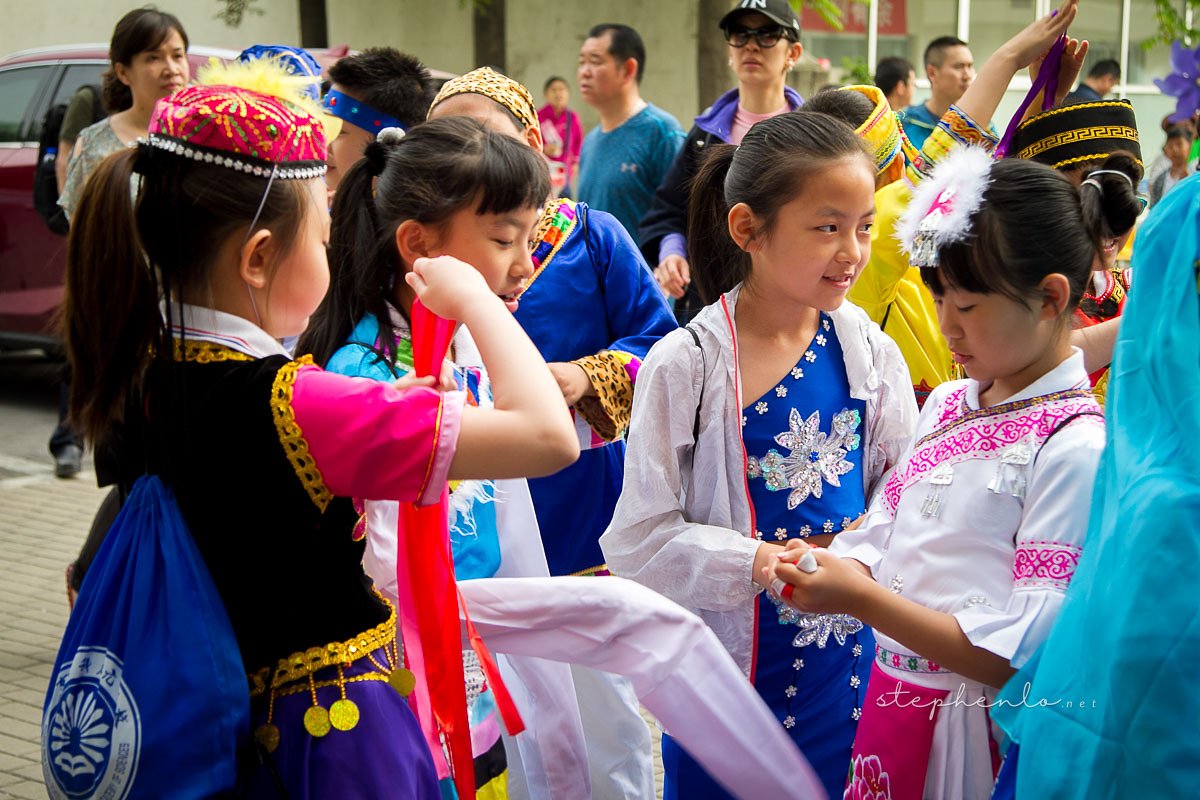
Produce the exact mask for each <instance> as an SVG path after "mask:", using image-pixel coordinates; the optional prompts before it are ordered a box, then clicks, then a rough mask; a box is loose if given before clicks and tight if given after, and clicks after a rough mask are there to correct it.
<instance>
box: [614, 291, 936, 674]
mask: <svg viewBox="0 0 1200 800" xmlns="http://www.w3.org/2000/svg"><path fill="white" fill-rule="evenodd" d="M739 290H740V287H735V288H734V289H733V290H732V291H730V292H729V293H727V294H725V295H724V296H722V298H721V299H720V300H719V301H718V302H716V303H713V304H712V305H710V306H708V307H706V308H705V309H703V310H702V311H701V312H700V314H698V315H697V316H696V318H695V320H693V321H692V323H691V326H690V327H691V328H693V329H694V330H695V331H696V333H697V335H698V336H699V339H700V344H701V347H700V348H697V347H696V342H695V340H693V338H692V336H691V334H690V333H688V331H687V330H682V329H681V330H677V331H672V332H671V333H670V334H668V335H667V336H665V337H664V338H663V339H661V340H660V341H659V342H658V343H657V344H655V345H654V347H653V348H651V350H650V352H649V354H648V355H647V356H646V360H645V361H644V362H643V364H642V367H641V369H640V370H639V372H638V381H637V387H636V389H635V392H634V401H633V417H632V421H631V424H630V429H629V446H628V450H627V451H626V455H625V484H624V490H623V491H622V493H621V497H620V499H619V500H618V502H617V507H616V511H615V513H614V515H613V520H612V523H611V525H610V526H609V528H608V530H607V531H606V532H605V533H604V535H603V536H602V537H601V539H600V545H601V547H602V548H603V550H604V557H605V560H606V562H607V563H608V566H609V568H610V569H611V570H612V571H613V573H614V574H617V575H620V576H622V577H625V578H630V579H632V580H635V581H637V582H638V583H641V584H644V585H645V586H648V587H650V588H651V589H654V590H655V591H657V592H660V593H661V594H663V595H665V596H667V597H668V598H670V599H672V600H674V601H675V602H677V603H679V604H680V605H682V606H684V607H685V608H687V609H689V610H691V611H693V612H695V613H696V614H697V615H699V616H700V617H701V619H703V620H704V621H705V622H706V623H708V625H709V626H710V627H711V628H712V629H713V631H714V632H715V633H716V634H717V637H718V638H719V639H720V640H721V643H722V644H724V645H725V647H726V649H727V650H728V651H729V653H730V654H731V655H732V656H733V658H734V661H735V662H737V664H738V666H739V667H741V668H742V670H743V671H744V672H745V673H746V674H747V675H749V673H750V669H751V661H752V657H753V650H754V599H755V596H756V595H757V594H758V592H759V591H760V589H759V586H758V584H756V583H754V582H753V578H752V574H751V573H752V571H753V565H754V555H755V552H756V551H757V549H758V545H759V542H758V540H756V539H755V538H754V535H753V531H754V519H753V516H754V512H753V507H752V504H751V502H750V494H749V488H748V486H747V482H746V451H745V448H744V446H743V443H742V428H741V417H742V404H743V400H742V387H741V377H740V372H739V368H738V360H737V359H738V357H737V347H738V344H737V331H736V328H735V325H734V322H733V320H734V311H735V309H736V307H737V300H738V293H739ZM830 316H831V318H832V320H833V325H834V330H835V332H836V333H837V337H838V340H839V341H840V342H841V345H842V350H843V353H844V357H845V363H846V375H847V378H848V379H849V383H850V394H851V395H852V396H853V397H855V398H857V399H861V400H863V401H865V403H866V425H865V433H864V435H863V448H864V452H863V470H862V476H863V482H864V487H865V489H866V493H867V497H868V498H869V497H870V496H871V493H872V492H873V490H874V489H875V488H876V487H877V485H878V484H879V481H880V478H881V477H882V476H883V474H884V473H885V472H886V471H887V470H888V469H889V468H890V467H891V466H893V465H895V464H896V463H897V462H898V461H899V458H900V456H901V454H902V453H903V452H904V449H905V448H906V447H907V446H908V443H909V441H910V438H911V436H912V432H913V429H914V426H915V424H916V418H917V406H916V400H915V399H914V397H913V391H912V381H911V380H910V378H909V374H908V367H907V366H906V365H905V363H904V359H903V357H902V356H901V355H900V350H899V348H897V347H896V344H895V342H893V341H892V340H891V339H890V338H888V337H887V336H886V335H885V334H884V333H883V332H882V331H881V330H880V329H879V326H878V325H876V324H875V323H873V322H871V321H870V319H869V318H868V317H867V315H866V313H865V312H863V311H862V309H860V308H858V307H857V306H854V305H853V304H851V303H849V302H846V303H843V304H842V306H841V307H840V308H839V309H837V310H836V311H834V312H832V313H831V314H830ZM701 387H703V390H702V388H701ZM697 420H698V421H699V435H698V437H697V439H698V441H694V440H693V427H694V426H695V424H696V422H697Z"/></svg>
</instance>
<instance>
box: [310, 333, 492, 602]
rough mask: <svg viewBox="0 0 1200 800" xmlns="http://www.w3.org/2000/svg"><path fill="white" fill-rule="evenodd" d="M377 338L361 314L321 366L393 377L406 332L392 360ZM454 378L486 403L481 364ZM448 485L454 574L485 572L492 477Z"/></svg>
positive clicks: (488, 570)
mask: <svg viewBox="0 0 1200 800" xmlns="http://www.w3.org/2000/svg"><path fill="white" fill-rule="evenodd" d="M378 342H379V321H378V320H377V319H375V317H374V315H372V314H367V315H366V316H365V317H363V319H362V320H360V321H359V323H358V324H357V325H355V326H354V330H353V331H351V332H350V336H349V337H348V338H347V339H346V344H344V345H343V346H342V347H340V348H338V349H337V350H336V351H334V354H333V355H332V356H331V357H330V358H329V363H328V364H326V365H325V369H327V370H328V371H329V372H337V373H339V374H341V375H349V376H351V377H359V378H371V379H372V380H377V381H394V380H396V379H397V378H400V377H403V376H405V375H407V374H408V373H409V372H411V371H412V342H411V341H409V339H408V338H407V336H397V337H396V355H397V359H396V362H395V363H388V362H387V361H386V360H385V359H384V358H383V357H382V356H381V355H380V351H379V349H378V348H377V345H378ZM454 380H455V382H456V383H457V384H458V388H459V389H462V390H464V391H466V392H467V393H468V394H469V396H470V399H469V400H468V403H469V404H470V405H484V406H491V404H492V397H491V388H490V386H488V385H487V384H486V382H485V381H484V380H483V371H482V370H481V369H478V368H472V367H456V368H455V370H454ZM451 489H452V492H451V495H450V551H451V553H452V554H453V556H454V574H455V576H456V577H457V578H458V579H459V580H470V579H472V578H490V577H492V576H493V575H495V574H496V571H497V570H499V569H500V534H499V530H498V529H497V527H496V485H495V484H494V483H493V482H492V481H456V482H454V483H452V484H451ZM459 493H461V494H459ZM456 494H458V495H459V496H458V497H456ZM460 501H461V502H460Z"/></svg>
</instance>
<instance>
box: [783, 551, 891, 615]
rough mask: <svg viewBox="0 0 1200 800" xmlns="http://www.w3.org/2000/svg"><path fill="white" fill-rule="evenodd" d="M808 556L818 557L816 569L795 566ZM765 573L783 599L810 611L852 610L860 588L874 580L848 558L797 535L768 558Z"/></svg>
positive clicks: (800, 608)
mask: <svg viewBox="0 0 1200 800" xmlns="http://www.w3.org/2000/svg"><path fill="white" fill-rule="evenodd" d="M809 556H811V557H813V558H815V559H816V561H817V565H818V566H817V570H816V571H815V572H807V571H805V570H803V569H800V568H799V567H798V566H797V564H798V563H799V562H801V561H807V560H808V558H807V557H809ZM804 566H807V565H804ZM764 575H765V578H766V580H767V581H768V582H769V585H770V586H771V588H772V590H773V591H774V592H775V593H776V594H778V595H779V596H780V597H782V598H783V600H784V601H785V602H787V603H788V604H789V605H792V606H794V607H796V608H797V609H799V610H800V611H804V612H806V613H810V614H817V613H820V614H833V613H846V614H854V613H855V609H856V606H857V601H858V599H859V597H860V594H861V592H862V591H863V590H864V589H866V588H869V587H870V585H871V584H872V583H873V581H871V579H870V578H868V577H866V576H865V575H863V574H862V573H861V572H860V571H859V570H858V569H856V568H855V567H854V566H853V565H851V564H850V563H849V562H847V561H844V560H843V559H840V558H838V557H837V556H834V555H831V554H830V553H829V551H827V550H824V549H822V548H815V547H809V546H808V545H807V544H805V543H804V542H802V541H800V540H799V539H793V540H792V541H790V542H788V545H787V548H786V549H785V550H784V551H783V552H782V553H779V554H777V555H775V556H774V557H773V558H772V559H771V563H770V565H769V566H767V567H766V568H764Z"/></svg>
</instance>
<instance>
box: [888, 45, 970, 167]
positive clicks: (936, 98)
mask: <svg viewBox="0 0 1200 800" xmlns="http://www.w3.org/2000/svg"><path fill="white" fill-rule="evenodd" d="M925 75H926V77H928V78H929V99H928V100H926V101H925V102H924V103H917V104H916V105H911V106H909V107H908V108H907V109H906V110H905V112H904V119H903V124H904V133H905V135H906V136H908V140H909V141H910V142H912V146H913V147H915V148H917V149H918V150H920V149H921V145H923V144H925V140H926V139H927V138H928V137H929V134H931V133H933V129H934V128H936V127H937V124H938V120H940V119H941V118H942V115H943V114H945V113H946V112H947V111H949V110H950V105H951V104H952V103H957V102H958V100H959V98H961V97H962V96H963V93H964V92H966V91H967V87H968V86H970V85H971V82H972V81H974V80H975V57H974V56H972V55H971V48H969V47H967V43H966V42H964V41H963V40H962V39H959V38H956V37H954V36H941V37H939V38H937V39H934V40H933V41H932V42H930V43H929V46H928V47H926V48H925Z"/></svg>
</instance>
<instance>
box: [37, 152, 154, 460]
mask: <svg viewBox="0 0 1200 800" xmlns="http://www.w3.org/2000/svg"><path fill="white" fill-rule="evenodd" d="M141 156H142V151H141V150H140V149H139V148H135V149H128V150H122V151H121V152H119V153H115V154H114V155H111V156H109V157H108V158H106V159H105V160H104V161H103V162H102V163H101V164H100V166H99V167H98V168H97V169H96V171H95V172H94V173H92V175H91V177H90V178H89V179H88V181H87V182H86V183H85V185H84V188H83V193H82V195H81V197H80V199H79V204H78V206H77V207H76V210H75V214H74V216H73V217H72V219H71V233H70V237H69V238H68V240H67V280H66V293H65V296H64V300H63V306H62V312H61V327H62V333H63V336H64V338H65V339H66V342H67V358H68V360H69V362H70V366H71V373H72V379H71V386H70V396H69V417H70V419H71V421H72V423H73V424H74V425H75V426H76V427H77V428H78V429H79V430H80V431H81V432H82V433H83V434H84V436H85V437H86V438H87V439H88V440H89V441H91V442H92V443H93V444H94V443H96V442H98V441H101V440H103V438H104V436H105V434H106V432H107V431H108V430H109V428H110V427H111V426H112V424H113V423H114V422H119V421H120V420H121V419H122V418H123V416H124V411H125V407H126V401H127V399H128V398H130V397H131V396H133V397H136V396H137V395H139V394H140V392H141V389H142V379H143V377H144V376H145V371H146V367H147V366H148V365H149V362H150V359H151V358H152V357H153V356H152V354H156V355H158V356H162V355H163V351H164V349H165V348H164V346H163V345H164V342H165V330H164V327H163V322H162V316H161V314H160V313H159V308H158V294H159V293H158V289H157V285H156V283H155V279H154V273H153V271H152V270H151V268H150V264H149V262H148V261H147V259H146V255H145V253H144V252H143V250H142V246H141V243H140V240H139V237H138V233H137V227H136V225H135V220H134V208H133V201H132V199H131V197H130V192H129V183H130V179H131V178H132V176H133V173H134V167H135V165H136V163H137V161H138V159H139V158H140V157H141Z"/></svg>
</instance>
